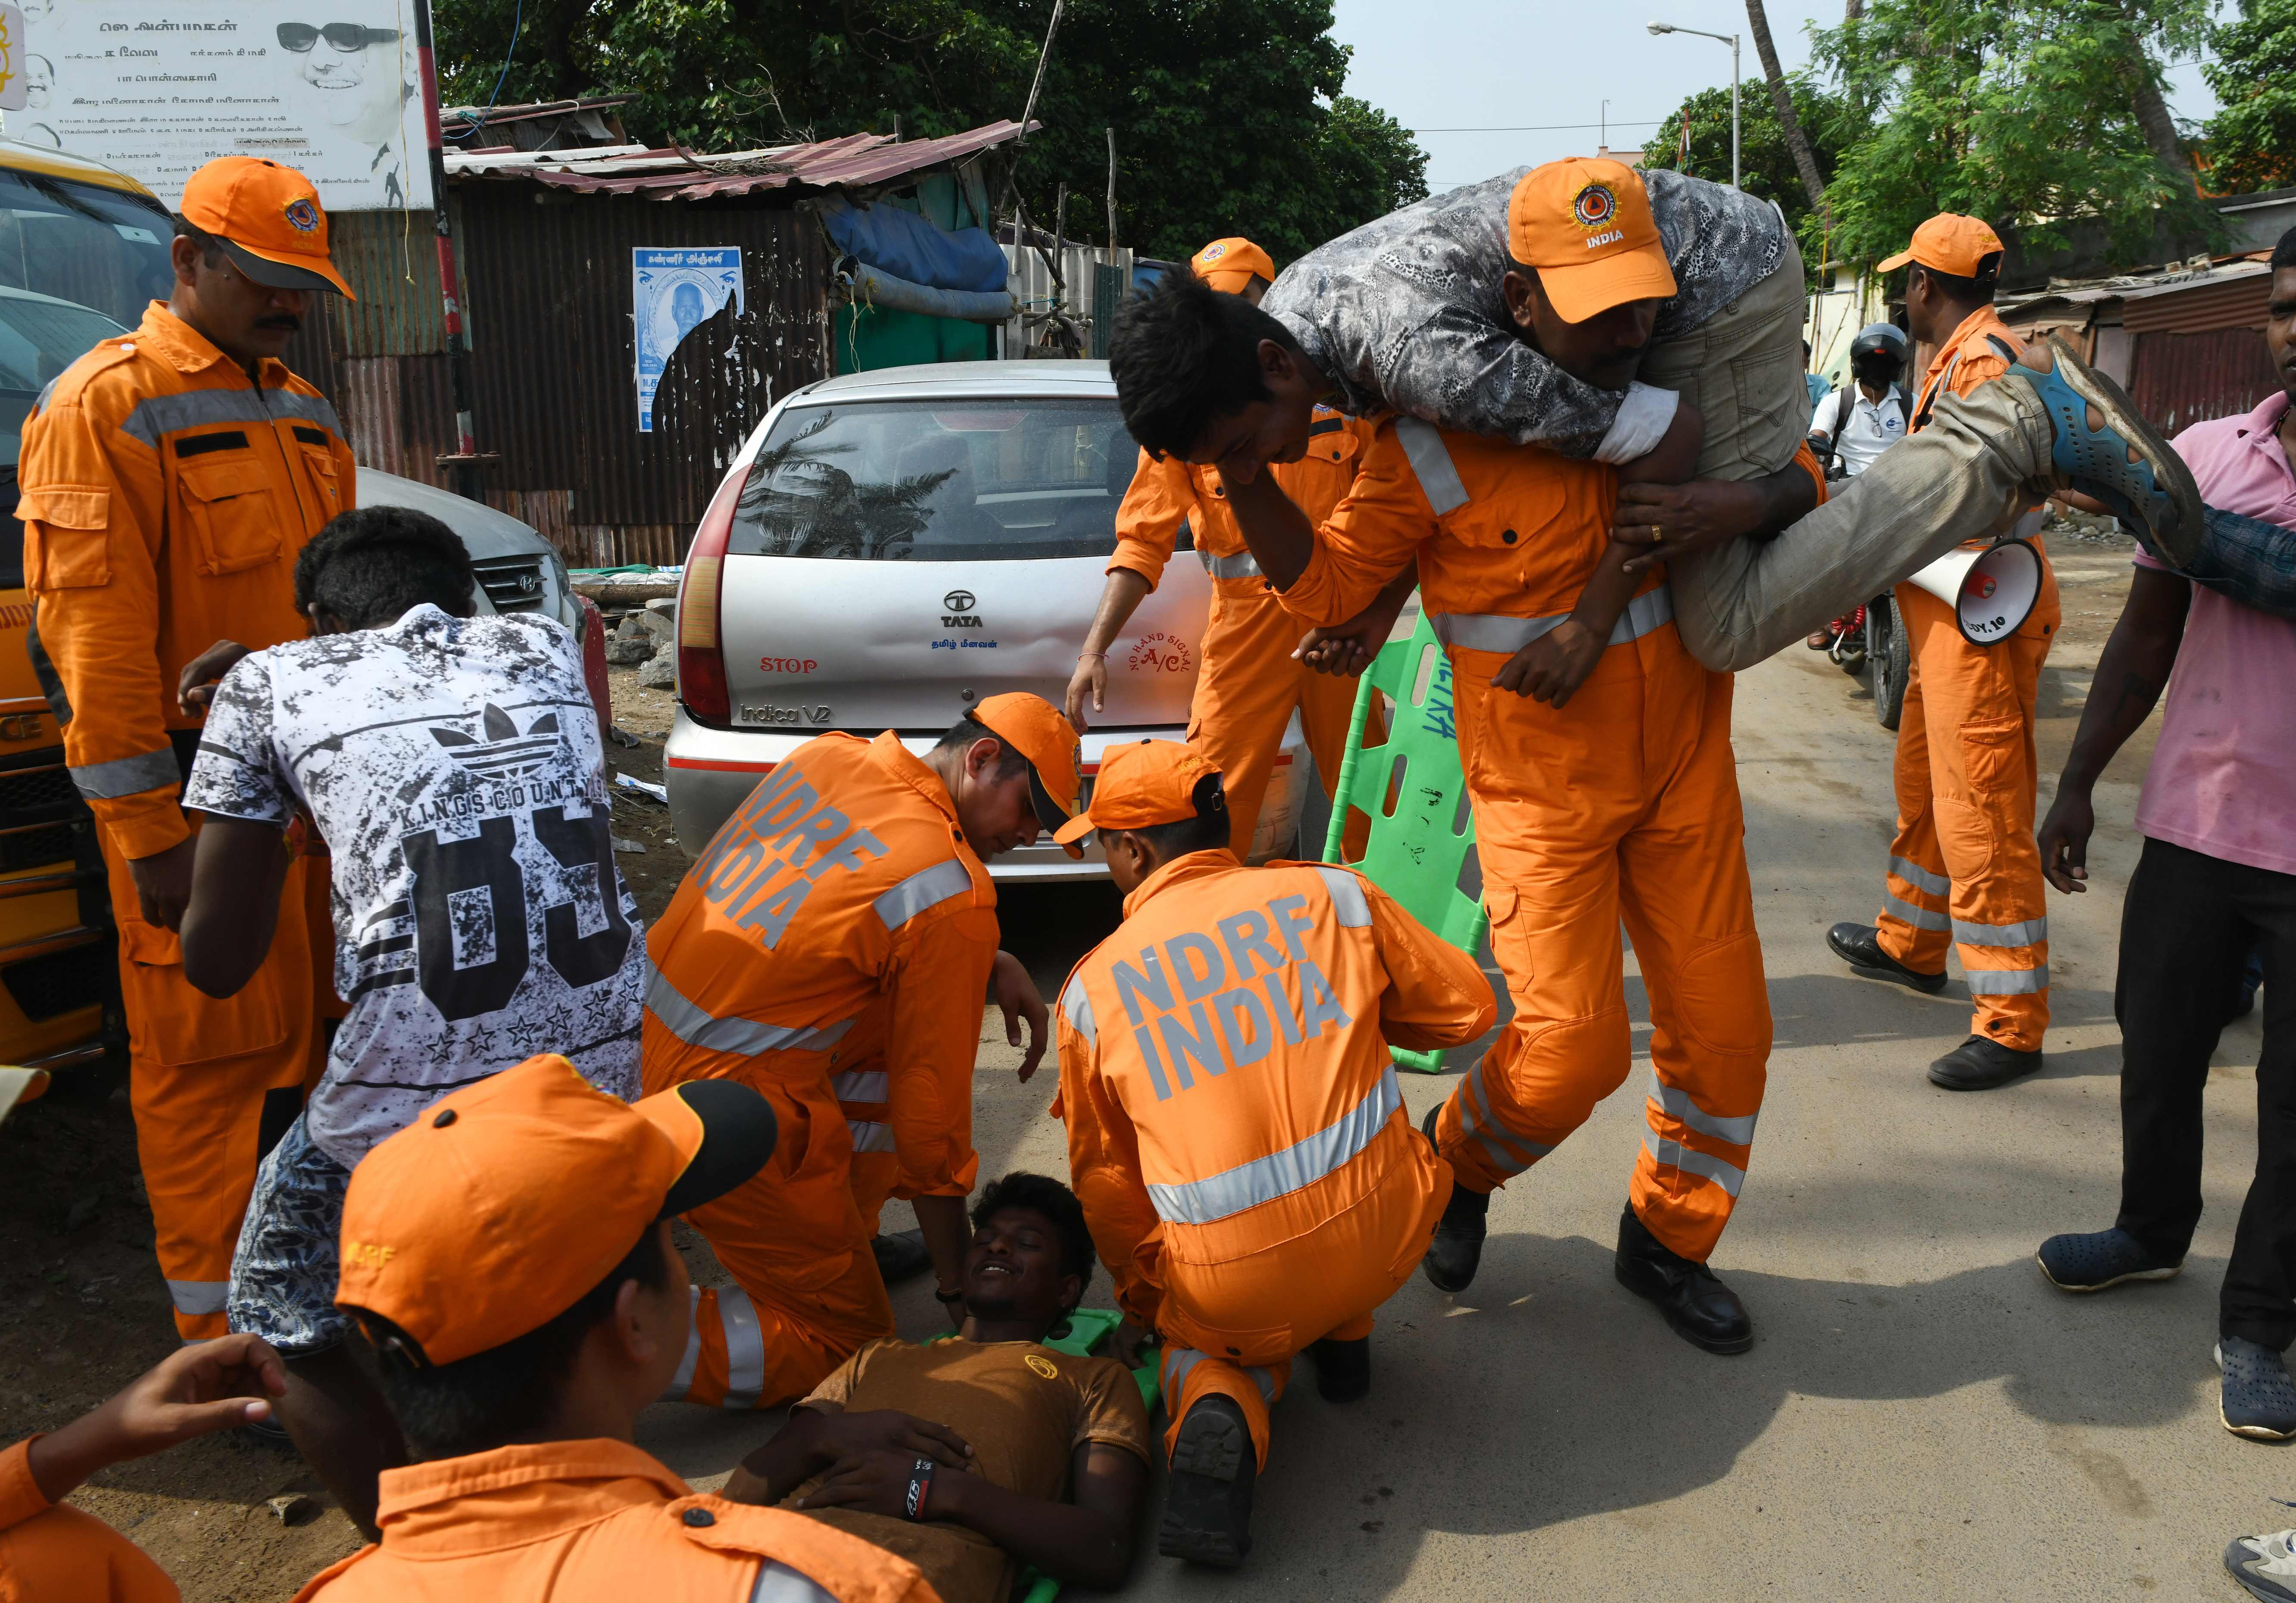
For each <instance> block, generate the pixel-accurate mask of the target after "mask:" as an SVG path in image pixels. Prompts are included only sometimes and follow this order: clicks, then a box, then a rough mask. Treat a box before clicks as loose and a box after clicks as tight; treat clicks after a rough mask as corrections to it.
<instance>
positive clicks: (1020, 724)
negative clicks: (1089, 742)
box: [965, 691, 1084, 857]
mask: <svg viewBox="0 0 2296 1603" xmlns="http://www.w3.org/2000/svg"><path fill="white" fill-rule="evenodd" d="M965 716H966V717H968V718H971V719H972V721H973V722H974V723H975V724H981V725H983V726H985V727H986V728H987V729H988V732H989V733H991V734H993V735H995V736H996V738H997V739H998V740H1002V741H1004V742H1005V744H1006V745H1007V746H1010V747H1011V748H1013V750H1015V751H1017V752H1019V753H1020V754H1021V756H1022V757H1026V758H1028V759H1029V801H1030V803H1032V804H1033V805H1034V806H1035V807H1036V809H1037V822H1038V823H1040V824H1042V825H1044V826H1045V828H1046V829H1048V830H1059V829H1060V828H1061V827H1062V825H1064V824H1066V823H1067V822H1069V821H1070V819H1072V818H1074V817H1075V816H1076V811H1077V805H1078V800H1079V798H1080V797H1081V796H1082V794H1083V791H1084V742H1083V741H1081V740H1078V739H1077V732H1076V725H1074V724H1070V722H1069V721H1068V720H1067V719H1066V718H1064V717H1062V716H1061V712H1060V708H1058V707H1054V705H1053V704H1052V703H1051V702H1049V701H1047V700H1046V699H1044V698H1043V697H1042V696H1031V695H1029V693H1028V692H1027V691H1013V692H1011V693H1010V694H1009V695H1003V696H991V697H989V698H988V700H986V701H984V702H982V703H981V704H980V706H979V707H974V708H973V709H972V711H971V712H969V713H967V714H965ZM1053 838H1054V839H1055V840H1058V839H1059V838H1060V837H1059V835H1058V834H1055V835H1054V837H1053ZM1069 855H1070V856H1071V857H1081V856H1083V855H1084V853H1083V852H1082V851H1081V850H1071V851H1070V853H1069Z"/></svg>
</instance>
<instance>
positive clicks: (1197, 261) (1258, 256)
mask: <svg viewBox="0 0 2296 1603" xmlns="http://www.w3.org/2000/svg"><path fill="white" fill-rule="evenodd" d="M1188 266H1191V267H1193V268H1194V269H1195V274H1196V276H1197V277H1198V278H1201V279H1202V280H1203V281H1204V282H1206V283H1208V284H1210V286H1211V287H1212V288H1213V289H1215V290H1223V291H1225V292H1226V293H1227V294H1230V295H1241V294H1242V293H1243V292H1244V291H1245V290H1249V289H1250V288H1251V281H1252V280H1253V279H1255V278H1264V279H1267V280H1269V281H1270V282H1273V281H1274V279H1275V263H1274V262H1272V261H1270V260H1268V259H1267V252H1266V251H1265V250H1262V249H1260V248H1259V246H1257V245H1255V244H1253V243H1252V242H1251V241H1250V240H1244V239H1230V240H1214V241H1212V242H1211V243H1210V244H1209V245H1207V246H1205V247H1204V248H1203V249H1201V250H1199V251H1197V252H1196V253H1195V255H1193V257H1190V258H1188Z"/></svg>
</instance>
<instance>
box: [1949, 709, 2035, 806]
mask: <svg viewBox="0 0 2296 1603" xmlns="http://www.w3.org/2000/svg"><path fill="white" fill-rule="evenodd" d="M1960 740H1961V765H1962V770H1963V772H1964V773H1966V774H1967V775H1968V776H1969V788H1970V789H1972V790H1974V791H1976V792H1978V793H1979V794H1980V795H1989V794H1991V793H1993V792H1995V791H1997V790H2005V789H2008V788H2009V787H2010V786H2011V785H2012V784H2013V783H2014V782H2015V781H2017V779H2018V778H2019V777H2020V776H2021V774H2022V773H2024V770H2025V721H2024V720H2023V719H2022V718H1994V719H1989V720H1988V721H1986V722H1984V723H1980V724H1963V725H1962V726H1961V730H1960Z"/></svg>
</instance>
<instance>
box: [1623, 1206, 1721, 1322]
mask: <svg viewBox="0 0 2296 1603" xmlns="http://www.w3.org/2000/svg"><path fill="white" fill-rule="evenodd" d="M1612 1267H1613V1269H1614V1271H1615V1272H1616V1273H1617V1275H1618V1277H1619V1284H1620V1285H1621V1286H1624V1287H1625V1288H1627V1289H1628V1290H1629V1291H1631V1292H1633V1293H1634V1294H1635V1295H1636V1296H1638V1297H1642V1298H1644V1299H1645V1300H1646V1301H1649V1302H1653V1303H1656V1304H1658V1307H1659V1312H1660V1313H1663V1314H1665V1315H1666V1322H1667V1323H1668V1324H1669V1325H1672V1326H1673V1327H1674V1333H1675V1334H1676V1335H1677V1336H1679V1337H1682V1338H1683V1340H1685V1341H1686V1342H1689V1343H1691V1344H1692V1345H1694V1346H1701V1347H1704V1348H1705V1349H1706V1350H1707V1351H1708V1352H1710V1353H1743V1352H1744V1351H1745V1350H1746V1349H1747V1348H1748V1347H1751V1346H1752V1345H1754V1323H1753V1321H1751V1320H1750V1319H1748V1318H1747V1317H1746V1304H1743V1303H1742V1302H1740V1301H1739V1300H1738V1294H1737V1293H1736V1292H1734V1291H1733V1290H1731V1289H1730V1288H1728V1287H1727V1286H1725V1285H1724V1284H1723V1283H1722V1282H1721V1281H1720V1280H1716V1279H1715V1278H1714V1272H1713V1271H1712V1270H1710V1269H1709V1268H1707V1267H1706V1265H1705V1264H1700V1263H1697V1262H1695V1261H1693V1260H1692V1259H1689V1258H1685V1257H1684V1256H1682V1255H1680V1254H1679V1253H1676V1252H1671V1251H1669V1250H1668V1248H1667V1247H1666V1246H1665V1245H1664V1244H1663V1243H1662V1242H1661V1241H1660V1240H1659V1239H1658V1238H1657V1237H1656V1236H1653V1235H1652V1234H1651V1233H1650V1229H1649V1227H1648V1226H1646V1225H1644V1223H1643V1222H1642V1221H1641V1220H1640V1219H1637V1218H1636V1217H1635V1210H1634V1208H1633V1207H1632V1206H1628V1209H1627V1211H1626V1212H1625V1213H1624V1214H1622V1215H1620V1218H1619V1255H1618V1258H1617V1260H1616V1262H1615V1263H1614V1264H1613V1265H1612Z"/></svg>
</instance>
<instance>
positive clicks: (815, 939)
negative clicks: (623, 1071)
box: [643, 732, 996, 1408]
mask: <svg viewBox="0 0 2296 1603" xmlns="http://www.w3.org/2000/svg"><path fill="white" fill-rule="evenodd" d="M648 953H649V955H651V957H652V960H653V965H654V977H653V982H652V987H651V988H650V989H649V990H648V992H647V994H646V1009H645V1020H644V1046H643V1052H644V1082H645V1090H646V1094H647V1095H649V1096H651V1095H652V1094H654V1093H655V1092H660V1091H663V1090H665V1089H667V1088H668V1087H669V1086H672V1085H675V1084H678V1083H680V1082H681V1081H685V1080H710V1079H730V1080H739V1081H741V1082H742V1083H743V1084H747V1085H750V1086H753V1087H755V1088H756V1089H757V1090H758V1091H759V1092H762V1093H763V1094H764V1095H765V1096H766V1098H767V1100H769V1101H771V1102H772V1103H773V1107H774V1114H775V1117H777V1118H778V1119H779V1120H780V1121H781V1142H780V1145H779V1146H778V1147H777V1148H775V1152H774V1158H773V1162H771V1163H770V1164H768V1165H767V1166H766V1167H765V1168H764V1169H763V1170H761V1171H760V1172H759V1173H758V1175H757V1177H756V1178H755V1179H753V1180H750V1182H747V1183H746V1184H744V1185H742V1186H741V1187H740V1188H738V1189H737V1190H733V1191H730V1192H728V1193H727V1194H726V1196H724V1197H722V1198H718V1199H717V1201H715V1202H712V1203H710V1204H709V1205H708V1206H704V1207H701V1208H697V1209H695V1210H694V1211H693V1213H692V1214H691V1215H688V1219H689V1221H690V1223H692V1224H693V1227H694V1228H695V1229H696V1230H698V1231H701V1233H702V1234H703V1235H704V1236H706V1237H707V1238H709V1244H710V1246H711V1247H713V1248H715V1249H716V1251H717V1261H718V1262H719V1263H720V1264H723V1265H725V1267H726V1272H728V1273H730V1274H731V1275H733V1277H734V1280H735V1281H736V1282H737V1284H735V1285H734V1286H730V1287H726V1288H718V1289H714V1290H707V1291H701V1292H698V1293H697V1294H696V1303H695V1308H694V1333H693V1345H692V1346H691V1347H690V1348H689V1350H688V1352H687V1354H686V1362H685V1365H684V1366H683V1367H682V1368H681V1369H680V1370H679V1371H678V1377H677V1379H676V1381H675V1382H674V1383H673V1385H672V1387H671V1393H670V1394H671V1395H672V1396H674V1397H684V1398H685V1399H686V1400H688V1401H690V1402H694V1403H711V1404H720V1405H723V1406H725V1407H727V1408H753V1407H763V1408H770V1407H773V1406H775V1405H776V1404H778V1403H786V1402H788V1401H789V1400H790V1399H791V1398H793V1397H801V1396H803V1395H805V1394H807V1393H808V1392H809V1391H811V1390H812V1389H813V1388H814V1387H815V1386H817V1385H819V1384H820V1382H821V1381H822V1380H823V1378H825V1377H826V1376H827V1375H828V1374H829V1372H830V1371H831V1370H833V1369H835V1368H836V1367H837V1366H838V1365H839V1364H840V1363H842V1362H845V1360H846V1359H848V1358H849V1357H851V1356H852V1355H853V1354H854V1353H855V1352H857V1350H858V1349H859V1348H860V1345H861V1344H862V1343H863V1342H865V1341H868V1340H870V1339H871V1338H873V1337H879V1336H890V1335H891V1334H892V1333H893V1313H892V1304H890V1302H889V1301H888V1300H887V1299H886V1296H885V1285H884V1281H883V1280H882V1279H881V1278H880V1276H879V1275H878V1272H877V1262H876V1258H875V1256H874V1255H873V1254H872V1253H871V1251H870V1249H869V1237H870V1235H871V1233H872V1231H873V1218H874V1215H875V1213H876V1210H877V1208H878V1206H881V1204H882V1203H883V1201H884V1199H885V1198H886V1197H887V1196H889V1195H890V1196H895V1197H904V1198H914V1197H964V1196H968V1195H970V1194H971V1192H972V1182H973V1174H974V1171H975V1169H976V1168H977V1167H978V1160H977V1159H976V1158H975V1157H974V1155H973V1150H972V1059H973V1052H974V1050H975V1048H976V1047H977V1046H978V1045H979V1043H980V1013H981V1009H982V1007H983V1006H984V1005H985V1001H986V998H987V995H988V975H989V970H990V969H991V968H992V967H993V965H994V964H995V962H996V890H995V888H994V887H992V886H991V884H990V883H989V879H988V870H986V869H984V868H983V867H982V866H981V865H980V859H979V858H978V857H976V856H974V855H973V854H972V848H971V847H969V846H966V845H965V843H964V836H963V834H962V833H961V832H960V831H959V830H958V828H957V821H956V807H955V803H954V802H952V801H951V800H950V799H949V795H948V790H947V787H945V786H944V785H943V784H942V783H941V781H940V778H939V775H938V774H936V773H933V771H932V770H931V769H930V768H928V767H927V766H925V765H924V764H923V763H922V762H920V761H918V760H917V758H915V757H913V756H911V755H910V754H909V752H908V750H907V749H906V748H905V747H903V746H902V744H901V741H900V738H899V737H898V735H895V734H893V733H891V732H887V733H884V734H881V735H879V736H878V737H877V738H876V739H875V740H861V739H859V738H858V737H857V736H853V735H847V734H832V735H824V736H822V737H821V738H820V739H819V740H808V742H806V744H804V745H802V746H800V747H799V748H797V749H796V750H795V751H793V752H791V753H790V755H789V756H788V757H784V758H783V759H782V761H781V762H780V763H779V764H778V765H776V766H775V769H774V771H773V773H771V774H769V775H767V778H766V779H764V780H763V781H760V782H759V783H758V788H757V789H755V790H753V791H751V792H750V797H749V799H748V800H747V801H745V802H744V803H742V806H741V807H740V808H738V809H737V810H736V811H735V812H734V815H733V816H732V817H730V818H728V819H727V820H726V824H725V827H724V828H722V829H720V830H718V831H717V835H716V837H715V838H713V839H712V840H711V841H710V843H709V846H708V848H707V849H706V850H704V851H703V852H702V854H701V857H700V858H698V859H697V860H696V861H695V863H694V864H693V869H692V870H691V871H688V873H687V874H686V876H685V882H684V883H683V884H681V885H680V886H679V887H677V895H676V896H674V897H673V898H671V900H670V904H669V907H668V911H666V912H664V913H663V914H662V916H661V917H660V920H657V921H656V922H655V924H654V927H653V929H652V934H651V935H650V936H649V937H648ZM870 1155H877V1157H878V1158H879V1160H880V1161H879V1166H878V1167H877V1168H876V1169H875V1170H873V1171H870V1172H857V1165H860V1163H861V1162H862V1160H863V1159H864V1158H865V1157H869V1156H870Z"/></svg>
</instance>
